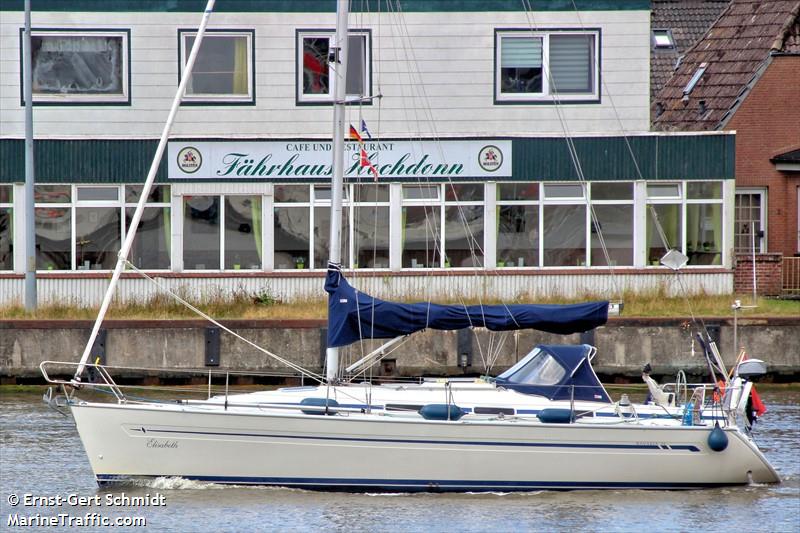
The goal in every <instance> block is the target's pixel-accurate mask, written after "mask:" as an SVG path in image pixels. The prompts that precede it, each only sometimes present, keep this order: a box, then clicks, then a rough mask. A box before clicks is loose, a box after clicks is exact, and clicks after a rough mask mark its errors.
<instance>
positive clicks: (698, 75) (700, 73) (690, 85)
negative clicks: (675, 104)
mask: <svg viewBox="0 0 800 533" xmlns="http://www.w3.org/2000/svg"><path fill="white" fill-rule="evenodd" d="M706 68H708V63H700V66H699V67H697V70H695V71H694V74H693V75H692V79H690V80H689V83H687V84H686V87H684V88H683V94H684V96H685V95H688V94H689V93H690V92H692V89H694V86H695V85H697V82H698V81H700V78H701V77H702V76H703V73H704V72H705V71H706Z"/></svg>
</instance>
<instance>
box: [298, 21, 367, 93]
mask: <svg viewBox="0 0 800 533" xmlns="http://www.w3.org/2000/svg"><path fill="white" fill-rule="evenodd" d="M335 35H336V30H333V29H324V28H298V29H295V55H294V68H295V77H294V83H295V89H294V97H295V105H298V106H307V105H332V104H333V98H334V94H335V93H334V91H335V90H336V89H335V87H334V83H335V77H334V76H333V75H332V73H331V68H330V63H329V64H328V79H329V80H330V84H329V87H328V94H312V95H308V94H303V38H305V37H318V38H320V37H326V38H328V40H329V43H330V41H332V40H333V38H334V37H335ZM347 35H348V38H349V37H353V36H362V37H363V38H364V53H365V56H366V57H365V58H364V63H365V64H364V79H363V80H362V82H363V84H364V91H365V94H364V95H351V94H347V95H345V100H346V103H347V104H358V105H365V106H371V105H372V100H371V99H367V100H362V99H361V98H360V97H361V96H370V95H371V94H372V30H371V29H369V28H350V29H349V30H348V32H347ZM329 48H330V47H329Z"/></svg>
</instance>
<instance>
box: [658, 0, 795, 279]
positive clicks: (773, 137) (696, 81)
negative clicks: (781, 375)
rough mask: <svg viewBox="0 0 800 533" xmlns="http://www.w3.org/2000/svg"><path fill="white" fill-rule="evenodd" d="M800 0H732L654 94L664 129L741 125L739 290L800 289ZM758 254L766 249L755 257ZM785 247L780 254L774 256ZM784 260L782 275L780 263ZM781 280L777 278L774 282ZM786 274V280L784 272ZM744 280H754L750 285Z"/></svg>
mask: <svg viewBox="0 0 800 533" xmlns="http://www.w3.org/2000/svg"><path fill="white" fill-rule="evenodd" d="M798 101H800V2H798V1H796V0H780V1H774V2H759V1H755V0H732V1H731V2H729V3H728V4H727V5H726V7H725V9H724V10H723V11H722V13H721V14H720V16H719V18H718V19H717V20H716V21H715V22H714V24H712V25H711V26H710V27H709V28H708V30H707V31H706V32H705V33H704V35H703V36H702V38H700V39H699V40H698V41H697V42H696V43H695V44H694V45H693V46H692V47H691V48H689V49H688V50H687V52H686V53H685V55H684V56H683V57H682V59H681V61H680V64H679V65H678V66H677V67H676V69H675V71H674V74H673V76H672V77H671V78H670V79H669V80H668V81H667V82H666V83H665V84H664V87H663V89H662V90H661V91H660V92H659V93H658V95H657V96H656V97H655V99H654V104H653V111H654V115H655V119H654V126H655V128H656V129H658V130H661V131H704V130H705V131H714V130H723V129H724V130H735V131H736V185H737V189H736V210H735V213H736V214H735V221H734V235H735V236H734V250H735V252H736V253H738V254H741V257H740V261H739V262H740V263H741V264H742V266H743V268H742V270H743V272H742V275H741V280H742V282H743V284H742V285H741V286H740V287H739V288H740V289H748V290H749V289H752V275H751V274H752V271H753V270H755V269H758V270H759V271H762V270H763V271H764V272H765V274H764V280H763V281H762V282H761V283H760V285H761V288H762V289H763V291H764V292H766V293H767V294H779V293H780V292H781V290H782V288H783V290H784V291H788V292H796V293H797V292H800V262H798V260H796V259H786V260H784V261H781V256H782V257H784V258H792V256H800V211H798V205H799V204H800V166H798V165H797V164H796V163H793V159H792V157H793V156H792V154H794V153H795V152H797V151H798V150H800V106H798V105H797V103H798ZM752 254H756V255H760V254H764V255H763V257H762V258H760V259H759V258H756V262H757V263H761V265H760V266H758V267H756V266H754V264H753V261H752ZM776 254H777V255H776ZM782 264H783V266H784V270H785V272H784V274H785V275H784V276H782V274H781V265H782ZM773 278H774V279H775V280H776V281H775V282H772V281H770V280H771V279H773ZM782 278H783V287H782V284H781V280H782ZM745 285H746V286H745Z"/></svg>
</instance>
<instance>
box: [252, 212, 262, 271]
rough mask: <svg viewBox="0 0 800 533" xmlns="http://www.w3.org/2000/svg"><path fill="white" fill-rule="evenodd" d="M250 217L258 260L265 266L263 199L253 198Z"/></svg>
mask: <svg viewBox="0 0 800 533" xmlns="http://www.w3.org/2000/svg"><path fill="white" fill-rule="evenodd" d="M250 216H251V217H252V218H253V239H255V241H256V253H257V254H258V260H259V261H261V264H262V265H263V264H264V263H263V255H262V250H261V197H260V196H253V198H252V200H251V203H250Z"/></svg>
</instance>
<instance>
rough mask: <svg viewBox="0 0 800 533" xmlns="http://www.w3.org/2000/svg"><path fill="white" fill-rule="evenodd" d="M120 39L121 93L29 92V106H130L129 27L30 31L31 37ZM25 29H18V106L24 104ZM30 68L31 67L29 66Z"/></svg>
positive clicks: (32, 29)
mask: <svg viewBox="0 0 800 533" xmlns="http://www.w3.org/2000/svg"><path fill="white" fill-rule="evenodd" d="M45 36H47V37H58V36H65V37H103V36H107V37H121V38H122V48H121V50H120V55H121V56H122V57H121V59H122V63H121V65H120V68H121V71H120V76H121V78H122V79H121V80H120V85H121V90H122V92H121V93H120V94H114V95H103V94H85V95H82V94H76V93H66V94H36V93H33V95H32V96H33V98H32V100H33V105H35V106H48V105H49V106H81V105H92V106H97V105H108V106H130V105H131V46H130V42H131V30H130V28H81V29H76V28H31V37H45ZM24 38H25V29H24V28H20V29H19V65H20V69H19V90H20V95H19V101H20V106H24V105H25V79H24V76H23V68H22V62H23V40H24ZM31 68H33V65H31Z"/></svg>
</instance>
